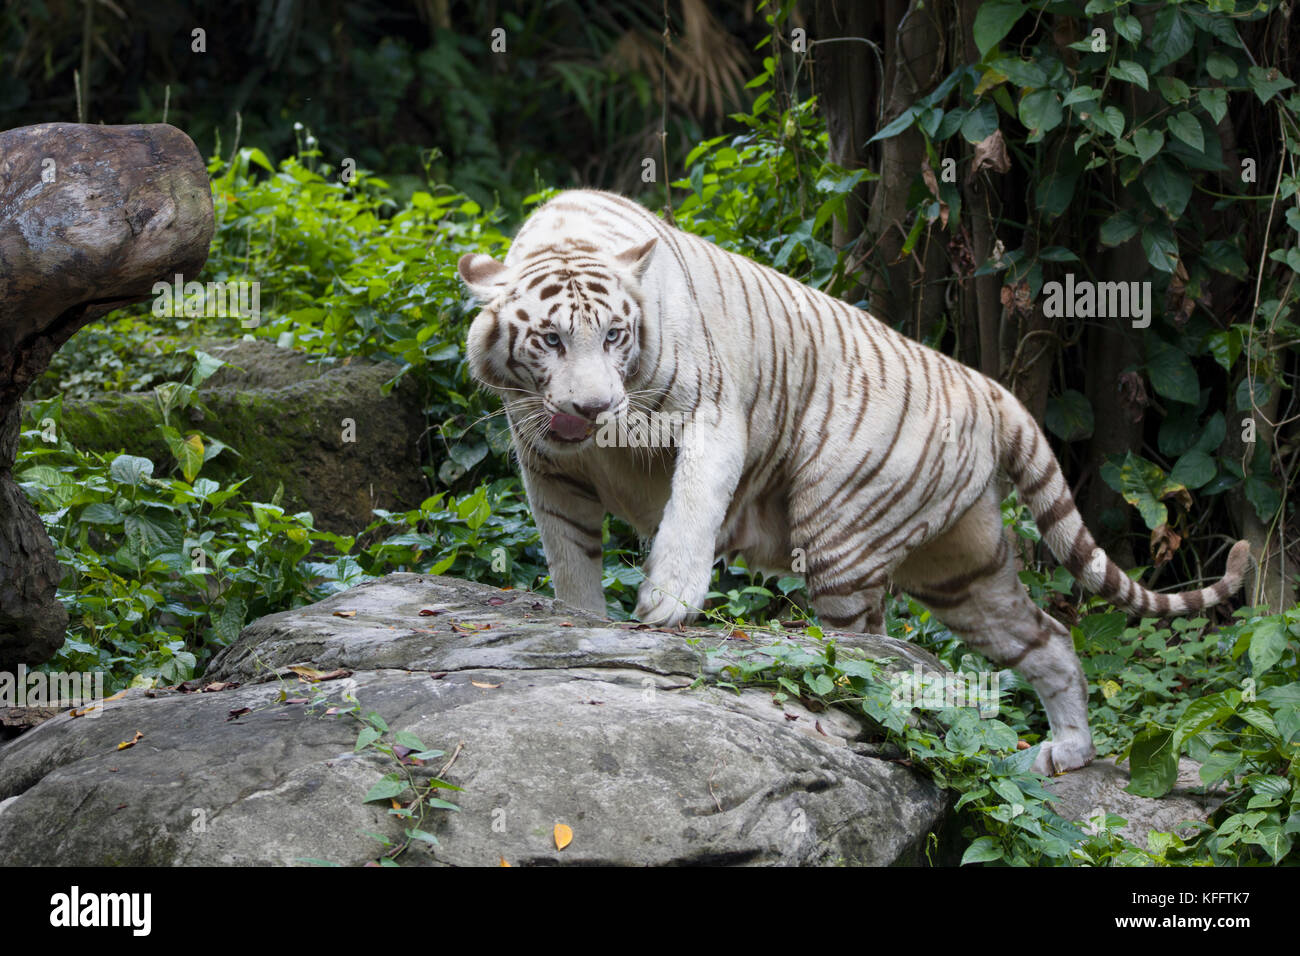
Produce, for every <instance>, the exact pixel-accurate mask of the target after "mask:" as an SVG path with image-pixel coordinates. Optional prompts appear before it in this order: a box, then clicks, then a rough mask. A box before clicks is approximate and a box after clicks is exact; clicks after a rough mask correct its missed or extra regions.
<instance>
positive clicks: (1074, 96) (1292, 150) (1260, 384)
mask: <svg viewBox="0 0 1300 956" xmlns="http://www.w3.org/2000/svg"><path fill="white" fill-rule="evenodd" d="M1282 9H1283V5H1280V4H1279V3H1277V2H1275V0H1271V2H1264V3H1253V2H1251V3H1244V2H1233V0H1222V2H1221V0H1189V2H1186V3H1178V4H1146V3H1130V2H1127V0H1090V2H1088V3H1086V4H1084V5H1083V6H1082V8H1081V9H1080V10H1071V11H1069V12H1068V14H1067V13H1066V11H1065V10H1064V9H1063V8H1062V7H1061V5H1060V4H1059V3H1056V2H1054V0H997V2H993V3H985V4H981V5H980V8H979V11H978V13H977V16H976V18H975V22H974V39H975V42H976V46H977V48H978V50H979V54H980V60H979V62H978V63H974V64H968V65H963V66H961V67H959V68H957V69H956V70H954V71H953V72H952V73H951V74H950V75H949V76H948V77H947V78H946V79H945V80H944V81H943V82H942V83H941V84H940V85H939V86H938V87H937V88H936V89H935V90H934V91H933V92H932V93H930V94H928V95H927V96H926V97H924V98H923V99H921V100H920V101H918V102H917V103H916V104H914V105H913V106H912V107H910V108H908V109H907V110H905V111H904V112H903V113H902V114H901V115H900V116H898V117H897V118H896V119H895V120H894V121H893V122H891V123H889V124H887V125H886V126H885V127H884V128H882V129H881V130H880V131H879V132H878V133H877V134H876V137H875V138H876V139H878V140H879V139H886V138H889V137H892V136H896V135H898V134H899V133H901V132H902V131H903V130H905V129H913V128H914V129H916V130H918V131H919V132H920V134H921V135H922V136H923V137H924V141H925V148H926V151H927V155H928V157H929V163H930V165H931V166H932V167H934V168H938V167H939V165H940V163H941V161H943V159H944V155H945V154H948V156H949V157H950V159H949V160H948V161H953V159H955V160H956V161H957V162H959V163H960V162H966V161H967V160H968V157H967V155H966V154H967V152H968V146H967V144H971V143H978V142H980V141H981V140H983V139H984V138H985V137H988V136H990V135H992V134H993V133H995V132H998V133H1000V134H1001V136H1002V137H1003V139H1004V141H1005V143H1006V146H1007V149H1008V152H1009V153H1010V154H1011V157H1012V162H1013V163H1014V164H1015V165H1016V166H1020V167H1023V168H1024V169H1025V170H1026V174H1027V180H1028V182H1029V183H1030V184H1031V189H1032V195H1031V196H1029V197H1027V199H1028V200H1029V206H1030V208H1029V216H1028V221H1027V222H1025V223H1024V224H1023V226H1022V227H1021V228H1020V229H1019V230H1018V231H1019V234H1020V235H1021V236H1022V237H1023V241H1022V243H1021V245H1020V246H1019V248H1009V249H1006V250H1004V251H1002V252H1001V253H1000V255H997V256H995V257H993V258H992V259H991V260H989V261H987V262H984V263H976V271H975V274H976V275H977V276H978V275H987V274H990V273H994V274H998V275H1000V276H1001V278H1002V282H1003V283H1004V284H1005V285H1007V286H1010V287H1011V288H1012V289H1015V288H1018V287H1020V285H1021V284H1022V283H1023V286H1024V289H1025V291H1026V292H1027V294H1028V296H1029V297H1031V298H1033V297H1036V296H1038V295H1039V293H1040V290H1042V288H1043V286H1044V283H1045V282H1047V281H1051V279H1052V278H1053V276H1059V275H1060V273H1061V271H1062V270H1063V268H1064V269H1069V270H1072V271H1074V272H1083V273H1085V275H1084V276H1083V278H1087V279H1096V280H1100V281H1105V280H1106V279H1107V277H1106V276H1104V275H1101V276H1095V275H1092V274H1091V273H1092V270H1093V268H1095V266H1094V265H1090V264H1089V261H1088V257H1089V256H1091V255H1092V254H1093V252H1094V250H1095V245H1096V241H1097V239H1098V237H1099V238H1100V240H1101V244H1102V246H1103V247H1117V246H1122V245H1124V244H1125V243H1129V244H1130V245H1131V247H1132V252H1133V254H1135V255H1138V256H1141V257H1143V258H1145V260H1146V263H1147V265H1148V266H1149V268H1150V270H1151V273H1150V274H1151V280H1152V286H1153V288H1152V291H1153V307H1152V314H1153V321H1152V324H1151V328H1150V329H1149V330H1147V331H1145V332H1143V343H1144V346H1145V355H1144V357H1143V361H1142V364H1141V366H1140V368H1139V369H1138V370H1137V371H1140V373H1141V374H1142V375H1143V376H1145V378H1146V381H1147V382H1148V383H1149V386H1148V393H1149V394H1151V396H1152V398H1154V399H1156V400H1158V401H1159V402H1160V403H1161V404H1160V405H1159V406H1158V411H1159V412H1160V414H1161V415H1162V416H1163V423H1162V424H1161V441H1160V445H1161V448H1160V452H1161V455H1160V457H1158V458H1156V459H1155V460H1148V459H1146V458H1143V457H1140V453H1139V451H1138V450H1135V452H1134V454H1132V455H1130V456H1129V457H1128V458H1127V459H1126V460H1125V461H1124V462H1123V463H1122V464H1121V463H1120V462H1118V461H1116V462H1112V463H1111V464H1110V465H1108V466H1107V469H1108V481H1109V482H1110V484H1111V486H1112V487H1114V488H1116V490H1121V491H1122V493H1123V494H1124V496H1125V498H1126V499H1127V500H1128V501H1129V502H1130V503H1132V504H1133V505H1134V506H1135V507H1137V508H1138V509H1139V510H1140V512H1141V516H1142V518H1143V519H1144V521H1145V523H1146V524H1147V525H1148V527H1156V526H1157V523H1158V522H1157V523H1153V522H1155V521H1156V518H1157V517H1158V516H1159V513H1160V512H1162V511H1163V506H1162V505H1159V498H1160V496H1159V495H1155V496H1154V497H1153V496H1152V493H1151V492H1152V489H1153V487H1154V486H1153V484H1152V482H1155V481H1157V479H1158V477H1159V476H1165V475H1167V476H1170V477H1169V480H1170V482H1171V483H1172V484H1177V485H1182V486H1184V487H1185V488H1186V489H1188V490H1190V491H1198V490H1199V491H1200V493H1202V494H1204V495H1217V494H1221V493H1222V492H1224V491H1226V490H1228V489H1231V488H1237V487H1240V488H1242V490H1243V491H1244V493H1245V495H1246V497H1247V498H1248V500H1249V501H1250V502H1251V504H1252V505H1253V506H1254V507H1255V509H1256V511H1257V512H1258V515H1259V517H1260V519H1261V520H1262V521H1264V522H1266V523H1269V522H1272V521H1273V520H1274V519H1275V518H1277V517H1278V516H1279V514H1280V510H1281V508H1282V507H1283V504H1284V494H1285V489H1286V486H1287V485H1288V484H1289V483H1290V479H1289V477H1288V474H1287V472H1289V471H1293V470H1294V469H1293V466H1291V467H1288V466H1286V465H1284V463H1283V462H1281V461H1280V460H1278V454H1277V453H1278V449H1277V448H1276V447H1275V448H1273V449H1272V450H1271V451H1270V449H1269V448H1268V447H1266V445H1265V444H1264V443H1263V442H1261V443H1260V445H1259V447H1258V448H1256V449H1249V451H1250V453H1251V456H1252V458H1251V463H1250V464H1249V466H1248V467H1247V468H1246V469H1244V470H1243V468H1242V466H1241V464H1239V463H1238V462H1236V461H1235V460H1234V459H1235V458H1237V457H1238V455H1237V453H1236V451H1235V449H1236V447H1237V446H1236V445H1235V444H1234V441H1233V439H1232V438H1230V437H1227V435H1226V430H1225V429H1224V427H1223V425H1224V416H1225V415H1226V416H1227V419H1228V425H1229V426H1230V429H1231V430H1236V429H1237V427H1238V425H1237V423H1239V422H1240V421H1241V420H1242V418H1243V416H1242V415H1241V414H1238V413H1242V412H1244V413H1247V414H1251V415H1254V416H1255V417H1258V415H1259V408H1260V407H1261V406H1263V405H1264V404H1265V403H1266V402H1267V401H1268V399H1269V397H1270V395H1271V394H1275V392H1274V391H1273V390H1276V389H1289V388H1290V383H1289V382H1288V380H1287V376H1286V375H1285V374H1284V370H1285V367H1286V365H1287V360H1286V358H1285V357H1284V355H1283V350H1289V351H1290V352H1292V353H1294V352H1295V351H1296V349H1297V343H1300V326H1298V325H1296V323H1295V320H1294V309H1295V306H1296V305H1297V304H1298V303H1300V282H1297V281H1296V279H1297V274H1298V273H1300V252H1297V251H1296V249H1297V243H1298V242H1300V235H1298V233H1300V206H1297V201H1298V200H1300V196H1298V195H1297V186H1298V185H1300V181H1298V180H1297V179H1296V178H1295V176H1294V175H1293V170H1292V167H1293V166H1294V165H1295V160H1296V158H1297V157H1298V156H1300V91H1297V90H1296V89H1295V83H1294V82H1293V80H1292V79H1290V78H1288V77H1286V76H1284V75H1282V74H1281V73H1280V72H1279V71H1278V70H1277V69H1275V68H1272V67H1269V66H1267V65H1263V64H1260V63H1256V62H1255V59H1256V57H1255V56H1254V55H1253V54H1252V53H1251V52H1250V51H1248V50H1247V49H1246V48H1245V46H1244V44H1243V42H1242V40H1241V38H1240V36H1239V33H1238V31H1239V29H1240V28H1242V27H1244V25H1246V24H1249V23H1251V22H1253V21H1257V20H1260V19H1263V18H1266V17H1273V16H1276V15H1277V14H1278V13H1279V12H1280V11H1281V10H1282ZM1080 14H1082V16H1081V17H1080ZM1282 15H1283V16H1285V14H1282ZM1074 18H1077V19H1074ZM1071 41H1073V42H1071ZM1243 111H1252V112H1251V113H1250V115H1252V116H1259V117H1261V118H1262V119H1263V120H1264V122H1262V123H1260V124H1259V125H1260V127H1261V128H1264V127H1268V128H1271V129H1272V130H1273V132H1272V133H1266V134H1264V135H1261V136H1260V137H1258V138H1256V139H1252V140H1250V141H1247V140H1245V139H1243V138H1242V137H1240V136H1239V137H1238V140H1237V141H1236V142H1234V143H1229V144H1226V145H1225V143H1223V142H1222V141H1221V139H1220V126H1219V124H1220V122H1221V121H1223V120H1224V119H1225V117H1228V116H1229V115H1230V114H1232V115H1239V114H1241V113H1242V112H1243ZM1237 128H1238V129H1239V130H1240V129H1241V128H1242V127H1241V125H1240V124H1238V127H1237ZM1279 131H1280V133H1281V139H1282V145H1283V149H1284V154H1283V156H1282V157H1281V158H1282V160H1283V161H1282V164H1281V165H1282V168H1281V170H1279V174H1280V175H1279V178H1278V179H1277V180H1276V182H1275V183H1273V182H1269V183H1262V182H1257V178H1258V168H1261V167H1263V166H1264V165H1265V163H1266V160H1265V158H1263V157H1261V156H1260V155H1259V152H1260V150H1261V149H1266V150H1268V151H1270V152H1271V151H1272V150H1274V149H1276V148H1277V147H1276V142H1277V136H1276V135H1275V134H1276V133H1277V132H1279ZM1230 161H1231V163H1232V164H1233V165H1232V167H1231V168H1229V162H1230ZM922 180H923V176H922V175H921V174H920V172H919V171H918V176H917V181H916V183H917V184H916V186H915V187H914V190H913V197H914V205H913V208H914V212H915V217H916V218H915V225H914V227H913V231H912V235H913V236H916V235H918V234H919V230H920V229H922V227H923V226H924V225H926V224H930V225H933V224H934V223H935V219H936V215H935V212H936V209H935V206H936V199H940V200H943V201H944V202H946V203H947V204H948V206H949V208H950V211H951V215H950V216H949V217H948V218H947V220H946V222H945V223H944V228H946V230H947V231H949V232H950V233H951V234H953V235H954V236H956V235H957V234H958V233H959V231H960V230H961V229H962V228H963V225H964V221H963V219H962V211H961V208H960V205H959V204H958V203H956V202H954V199H955V198H956V196H957V191H956V187H955V185H947V186H946V189H947V192H945V184H942V183H940V184H939V194H938V196H937V197H936V196H935V195H934V193H933V189H932V187H927V188H923V186H922ZM1225 184H1226V185H1225ZM1262 204H1266V206H1265V205H1262ZM1265 208H1267V210H1268V214H1267V216H1265V215H1263V214H1261V212H1260V211H1261V210H1263V209H1265ZM1248 220H1254V221H1257V222H1258V223H1259V226H1260V229H1259V230H1254V229H1242V228H1239V224H1240V223H1241V222H1243V221H1248ZM1283 220H1284V221H1285V223H1286V225H1285V226H1284V227H1283V226H1281V222H1282V221H1283ZM1270 225H1271V231H1268V232H1266V233H1265V234H1264V236H1263V239H1262V242H1263V245H1264V246H1265V248H1264V249H1263V250H1261V251H1260V252H1256V251H1255V250H1253V249H1251V247H1250V245H1249V243H1250V242H1251V241H1252V239H1253V238H1255V236H1254V234H1255V233H1256V232H1257V231H1263V230H1264V229H1266V228H1268V227H1269V226H1270ZM1225 227H1226V228H1225ZM1011 234H1014V233H1010V232H1009V233H1008V235H1011ZM953 241H958V240H957V239H956V238H954V240H953ZM1257 241H1258V240H1257ZM1263 252H1267V256H1266V261H1265V262H1263V263H1255V264H1252V265H1251V266H1249V267H1248V265H1247V257H1248V256H1250V257H1251V258H1254V257H1255V256H1257V255H1262V254H1263ZM1061 263H1068V265H1066V266H1061V265H1058V264H1061ZM1259 265H1263V266H1264V268H1263V269H1262V270H1260V269H1258V266H1259ZM1257 271H1258V272H1260V273H1261V274H1260V277H1259V278H1260V283H1259V286H1258V287H1257V288H1256V287H1254V285H1253V281H1252V287H1251V288H1250V289H1249V291H1248V292H1246V293H1245V294H1246V295H1250V294H1251V293H1253V294H1254V301H1253V302H1249V303H1241V305H1242V307H1241V308H1235V307H1234V308H1233V309H1232V310H1231V312H1229V311H1223V310H1222V303H1215V302H1214V301H1213V298H1214V297H1211V296H1210V295H1209V291H1210V287H1211V285H1213V284H1215V283H1218V286H1217V288H1218V289H1222V288H1223V285H1222V283H1221V282H1220V281H1219V280H1220V277H1224V276H1227V277H1231V278H1233V279H1235V280H1237V281H1238V282H1243V281H1245V280H1248V279H1251V278H1252V277H1253V275H1254V274H1255V273H1256V272H1257ZM1221 295H1222V293H1221V292H1219V291H1216V296H1221ZM1161 303H1165V304H1166V306H1165V307H1163V308H1162V307H1161ZM1121 318H1122V317H1121ZM1109 320H1110V321H1115V317H1113V316H1112V317H1110V319H1109ZM1290 361H1291V362H1294V355H1292V357H1291V360H1290ZM1066 378H1067V381H1068V380H1069V378H1070V376H1068V375H1067V376H1066ZM1219 379H1226V381H1225V382H1224V384H1223V385H1219V384H1217V382H1218V380H1219ZM1248 380H1249V382H1250V383H1253V384H1249V385H1248V384H1247V381H1248ZM1207 386H1208V387H1207ZM1225 392H1226V394H1225ZM1234 394H1235V401H1234V400H1233V399H1232V396H1233V395H1234ZM1275 417H1284V416H1275ZM1047 424H1048V427H1049V428H1050V429H1051V430H1052V431H1053V432H1054V433H1055V434H1057V435H1058V436H1059V437H1061V438H1062V439H1064V440H1065V441H1077V440H1080V439H1083V438H1086V437H1088V436H1089V435H1090V434H1091V432H1092V427H1093V422H1092V409H1091V407H1090V406H1089V403H1088V401H1087V399H1086V398H1085V397H1084V396H1083V395H1082V394H1081V393H1079V392H1077V391H1073V390H1071V389H1069V388H1068V387H1066V388H1065V390H1064V391H1063V392H1062V394H1061V395H1060V396H1059V397H1054V398H1053V399H1052V400H1051V402H1050V403H1049V406H1048V415H1047ZM1171 428H1172V429H1173V430H1176V431H1178V432H1179V433H1180V434H1182V435H1190V434H1199V435H1204V436H1209V435H1211V434H1212V435H1214V436H1216V437H1214V438H1213V439H1212V440H1202V441H1198V442H1196V443H1195V444H1193V443H1192V442H1190V441H1175V442H1168V443H1167V442H1166V440H1165V433H1166V430H1167V429H1171ZM1121 469H1122V470H1123V471H1124V472H1125V477H1124V478H1123V479H1121V478H1120V476H1119V474H1118V471H1119V470H1121ZM1284 469H1285V470H1284ZM1211 503H1212V502H1211Z"/></svg>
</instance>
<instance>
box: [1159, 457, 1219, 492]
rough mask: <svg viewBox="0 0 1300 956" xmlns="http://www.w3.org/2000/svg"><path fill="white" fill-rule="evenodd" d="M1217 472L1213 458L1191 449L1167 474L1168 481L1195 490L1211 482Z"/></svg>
mask: <svg viewBox="0 0 1300 956" xmlns="http://www.w3.org/2000/svg"><path fill="white" fill-rule="evenodd" d="M1218 470H1219V469H1218V466H1217V465H1215V463H1214V459H1213V458H1211V457H1210V456H1209V455H1207V454H1206V453H1205V452H1203V451H1198V450H1196V449H1193V450H1192V451H1189V452H1188V453H1187V454H1185V455H1183V457H1182V458H1179V459H1178V461H1177V462H1176V463H1175V464H1174V467H1173V468H1172V469H1171V470H1170V472H1169V480H1170V481H1175V482H1177V483H1178V484H1180V485H1186V486H1187V487H1188V488H1190V489H1193V490H1195V489H1197V488H1200V487H1201V486H1202V485H1205V484H1208V483H1209V482H1210V481H1211V480H1213V478H1214V476H1215V475H1216V474H1218Z"/></svg>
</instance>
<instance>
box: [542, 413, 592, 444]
mask: <svg viewBox="0 0 1300 956" xmlns="http://www.w3.org/2000/svg"><path fill="white" fill-rule="evenodd" d="M590 430H591V422H589V421H587V419H585V418H581V417H579V416H577V415H565V414H563V413H561V414H557V415H552V416H551V431H553V432H555V434H557V435H559V436H560V437H561V438H563V439H564V440H565V441H578V440H579V439H581V438H586V437H587V433H588V432H589V431H590Z"/></svg>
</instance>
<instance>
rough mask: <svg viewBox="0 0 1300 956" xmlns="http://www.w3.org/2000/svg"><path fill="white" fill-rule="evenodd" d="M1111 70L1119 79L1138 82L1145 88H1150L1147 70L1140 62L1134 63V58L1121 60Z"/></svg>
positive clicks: (1137, 83)
mask: <svg viewBox="0 0 1300 956" xmlns="http://www.w3.org/2000/svg"><path fill="white" fill-rule="evenodd" d="M1109 72H1110V75H1111V76H1113V77H1115V79H1117V80H1123V81H1124V82H1126V83H1133V84H1136V85H1137V86H1140V87H1142V89H1144V90H1147V89H1150V86H1149V85H1148V83H1147V71H1146V70H1144V69H1142V64H1140V63H1134V62H1133V61H1132V60H1120V61H1119V62H1118V63H1116V64H1115V65H1114V66H1112V67H1111V68H1110V71H1109Z"/></svg>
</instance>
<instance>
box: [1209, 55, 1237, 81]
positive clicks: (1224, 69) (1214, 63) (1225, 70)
mask: <svg viewBox="0 0 1300 956" xmlns="http://www.w3.org/2000/svg"><path fill="white" fill-rule="evenodd" d="M1205 70H1206V72H1207V73H1209V74H1210V76H1212V77H1214V78H1215V79H1216V80H1231V79H1232V78H1233V77H1235V76H1236V75H1237V73H1238V70H1237V61H1236V60H1234V59H1233V58H1232V57H1230V56H1228V55H1227V54H1226V53H1220V52H1219V51H1218V50H1215V51H1214V52H1213V53H1211V54H1210V55H1209V56H1208V57H1206V58H1205Z"/></svg>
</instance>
